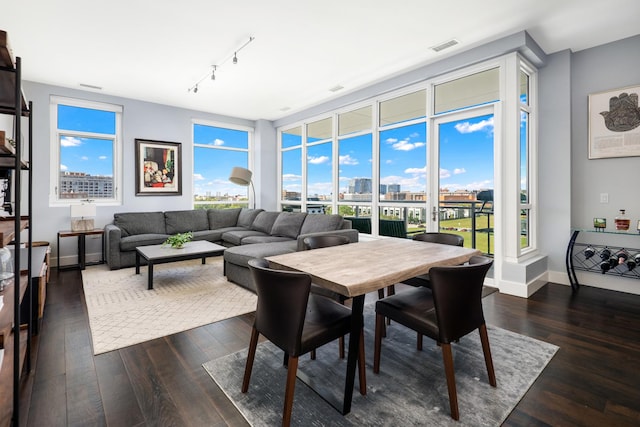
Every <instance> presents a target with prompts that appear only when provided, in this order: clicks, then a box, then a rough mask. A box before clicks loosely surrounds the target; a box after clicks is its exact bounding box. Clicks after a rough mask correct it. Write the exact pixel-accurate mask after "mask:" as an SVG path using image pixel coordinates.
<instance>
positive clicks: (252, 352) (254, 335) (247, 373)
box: [242, 327, 260, 393]
mask: <svg viewBox="0 0 640 427" xmlns="http://www.w3.org/2000/svg"><path fill="white" fill-rule="evenodd" d="M259 335H260V334H259V333H258V330H257V329H256V328H255V327H254V328H251V340H250V341H249V354H248V355H247V364H246V365H245V367H244V378H243V379H242V392H243V393H246V392H247V390H249V379H251V371H252V369H253V360H254V359H255V357H256V347H257V346H258V337H259Z"/></svg>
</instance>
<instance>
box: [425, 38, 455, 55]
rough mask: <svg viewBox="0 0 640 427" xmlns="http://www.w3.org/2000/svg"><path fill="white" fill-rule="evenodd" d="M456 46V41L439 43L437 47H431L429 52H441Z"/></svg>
mask: <svg viewBox="0 0 640 427" xmlns="http://www.w3.org/2000/svg"><path fill="white" fill-rule="evenodd" d="M457 44H458V40H456V39H451V40H449V41H447V42H444V43H440V44H439V45H437V46H432V47H431V50H433V51H434V52H440V51H441V50H445V49H448V48H450V47H453V46H455V45H457Z"/></svg>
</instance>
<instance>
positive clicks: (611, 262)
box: [609, 255, 618, 270]
mask: <svg viewBox="0 0 640 427" xmlns="http://www.w3.org/2000/svg"><path fill="white" fill-rule="evenodd" d="M609 265H610V266H611V269H612V270H613V269H614V268H616V267H617V266H618V258H616V256H615V255H611V256H610V257H609Z"/></svg>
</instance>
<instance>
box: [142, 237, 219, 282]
mask: <svg viewBox="0 0 640 427" xmlns="http://www.w3.org/2000/svg"><path fill="white" fill-rule="evenodd" d="M225 249H226V247H224V246H222V245H217V244H215V243H211V242H207V241H205V240H197V241H195V242H189V243H186V244H185V245H184V247H183V248H181V249H174V248H172V247H171V246H169V245H150V246H138V247H136V274H140V257H142V258H144V259H145V260H146V261H147V265H148V267H149V279H148V289H153V266H154V265H155V264H165V263H168V262H176V261H186V260H189V259H198V258H202V263H203V264H205V263H206V259H207V257H212V256H220V255H222V253H223V252H224V250H225Z"/></svg>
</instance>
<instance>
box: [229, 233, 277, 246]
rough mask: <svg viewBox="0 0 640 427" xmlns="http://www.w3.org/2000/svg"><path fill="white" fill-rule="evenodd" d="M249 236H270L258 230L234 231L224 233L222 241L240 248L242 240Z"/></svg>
mask: <svg viewBox="0 0 640 427" xmlns="http://www.w3.org/2000/svg"><path fill="white" fill-rule="evenodd" d="M247 236H268V234H265V233H263V232H262V231H256V230H232V231H226V232H224V233H222V241H224V242H227V243H231V244H232V245H234V246H238V245H241V244H242V239H244V238H245V237H247Z"/></svg>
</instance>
